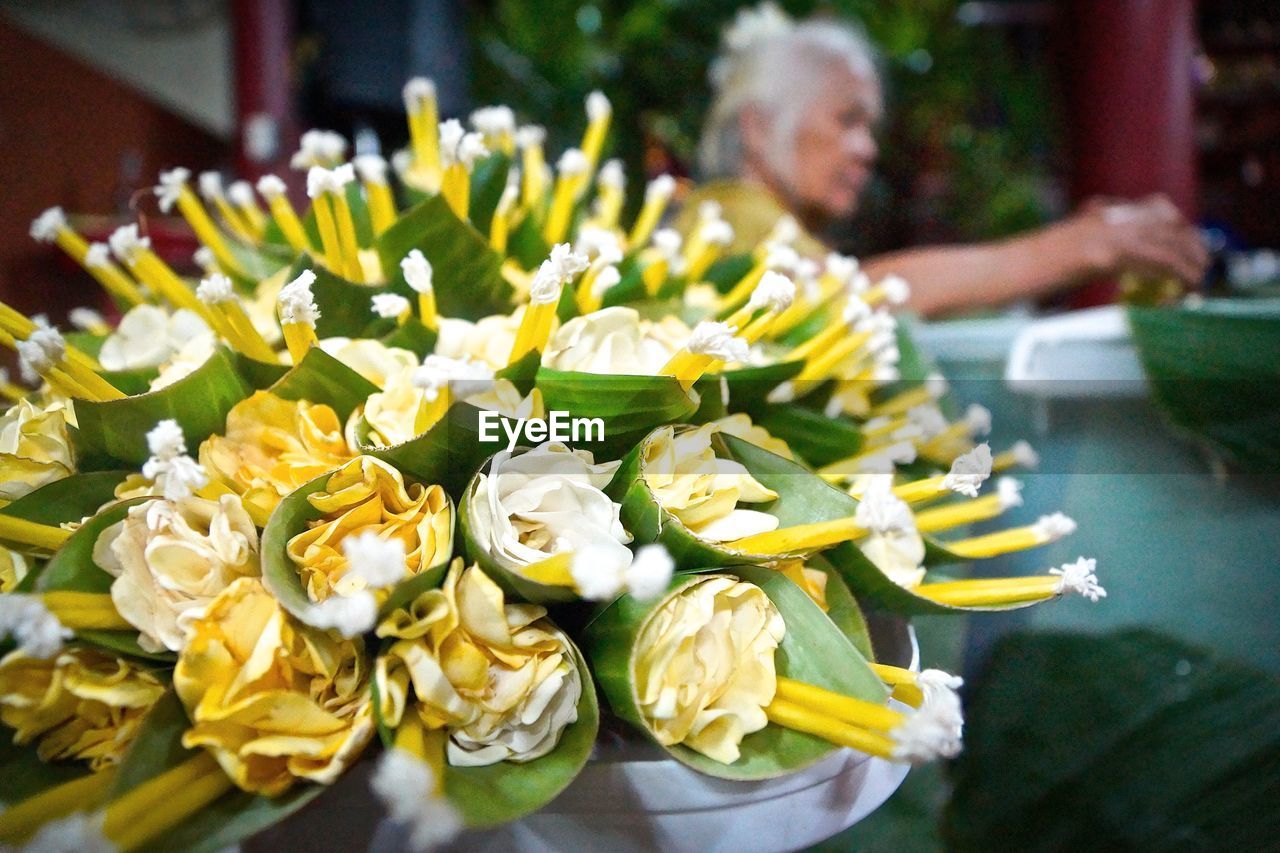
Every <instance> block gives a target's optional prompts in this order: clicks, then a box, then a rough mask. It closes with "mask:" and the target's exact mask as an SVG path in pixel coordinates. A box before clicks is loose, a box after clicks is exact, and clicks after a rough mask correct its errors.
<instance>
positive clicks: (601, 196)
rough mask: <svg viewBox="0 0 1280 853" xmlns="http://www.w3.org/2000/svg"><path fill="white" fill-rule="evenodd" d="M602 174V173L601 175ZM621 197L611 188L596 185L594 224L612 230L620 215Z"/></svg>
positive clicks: (617, 191) (620, 193)
mask: <svg viewBox="0 0 1280 853" xmlns="http://www.w3.org/2000/svg"><path fill="white" fill-rule="evenodd" d="M602 174H603V173H602ZM622 203H623V195H622V192H621V191H620V190H619V189H618V188H617V187H613V186H608V185H605V184H600V185H598V188H597V190H596V209H595V217H594V218H595V224H596V225H598V226H599V227H601V228H613V227H615V226H616V225H617V224H618V217H619V216H620V215H621V214H622Z"/></svg>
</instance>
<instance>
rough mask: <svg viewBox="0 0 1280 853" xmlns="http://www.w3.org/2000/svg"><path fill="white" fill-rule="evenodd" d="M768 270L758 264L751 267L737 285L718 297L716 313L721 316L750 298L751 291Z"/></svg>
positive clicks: (761, 264)
mask: <svg viewBox="0 0 1280 853" xmlns="http://www.w3.org/2000/svg"><path fill="white" fill-rule="evenodd" d="M768 269H769V268H768V267H767V266H765V265H764V263H758V264H756V265H755V266H753V267H752V268H751V269H750V270H749V271H748V272H747V274H746V275H744V276H743V277H742V278H740V279H738V283H737V284H735V285H734V286H733V287H732V288H730V290H729V292H728V293H726V294H725V295H724V296H722V297H720V301H719V303H718V304H717V307H716V313H717V314H723V313H725V312H726V311H729V310H731V309H733V308H736V307H737V306H738V305H740V304H742V303H743V302H745V301H746V300H747V299H748V298H750V296H751V291H753V290H755V289H756V285H757V284H759V283H760V279H762V278H764V274H765V273H766V272H767V271H768Z"/></svg>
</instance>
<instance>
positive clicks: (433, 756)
mask: <svg viewBox="0 0 1280 853" xmlns="http://www.w3.org/2000/svg"><path fill="white" fill-rule="evenodd" d="M446 735H447V733H446V732H445V730H444V729H443V728H437V729H428V728H427V727H426V726H425V725H424V724H423V722H422V718H421V717H419V716H418V715H417V714H416V713H414V712H412V711H410V712H408V713H406V714H405V715H404V717H403V718H402V719H401V720H400V725H399V726H397V727H396V733H395V739H394V743H395V747H396V749H402V750H404V751H405V752H407V753H409V754H410V755H412V756H414V757H415V758H417V759H418V760H419V761H421V762H423V763H424V764H426V765H427V766H428V767H430V768H431V775H432V778H433V780H434V782H435V789H434V790H433V791H432V792H431V793H433V794H435V795H436V796H441V795H443V794H444V764H445V745H446V740H447V738H446Z"/></svg>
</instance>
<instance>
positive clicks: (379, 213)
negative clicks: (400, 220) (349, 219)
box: [364, 182, 396, 235]
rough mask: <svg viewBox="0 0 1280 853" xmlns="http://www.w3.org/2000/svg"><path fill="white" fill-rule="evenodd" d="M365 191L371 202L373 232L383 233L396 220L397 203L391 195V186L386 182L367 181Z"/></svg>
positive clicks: (370, 214)
mask: <svg viewBox="0 0 1280 853" xmlns="http://www.w3.org/2000/svg"><path fill="white" fill-rule="evenodd" d="M364 192H365V197H366V198H367V199H368V203H369V219H370V221H371V222H372V224H373V233H374V234H375V235H381V234H382V232H384V231H386V230H387V229H388V228H390V227H391V226H392V225H394V224H395V221H396V203H395V199H394V198H392V196H391V187H390V186H388V185H387V184H386V183H385V182H384V183H377V182H365V185H364Z"/></svg>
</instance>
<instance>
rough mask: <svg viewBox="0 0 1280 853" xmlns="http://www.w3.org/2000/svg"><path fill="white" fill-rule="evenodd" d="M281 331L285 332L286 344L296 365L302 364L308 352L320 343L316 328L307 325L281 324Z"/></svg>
mask: <svg viewBox="0 0 1280 853" xmlns="http://www.w3.org/2000/svg"><path fill="white" fill-rule="evenodd" d="M280 329H281V331H283V332H284V343H285V346H286V347H288V349H289V357H290V358H291V359H292V360H293V363H294V364H301V363H302V359H303V358H304V357H306V354H307V351H308V350H309V349H311V348H312V347H313V346H317V345H319V343H320V339H319V338H317V337H316V330H315V327H314V326H311V325H309V324H307V323H281V324H280Z"/></svg>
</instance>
